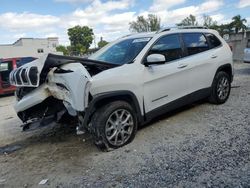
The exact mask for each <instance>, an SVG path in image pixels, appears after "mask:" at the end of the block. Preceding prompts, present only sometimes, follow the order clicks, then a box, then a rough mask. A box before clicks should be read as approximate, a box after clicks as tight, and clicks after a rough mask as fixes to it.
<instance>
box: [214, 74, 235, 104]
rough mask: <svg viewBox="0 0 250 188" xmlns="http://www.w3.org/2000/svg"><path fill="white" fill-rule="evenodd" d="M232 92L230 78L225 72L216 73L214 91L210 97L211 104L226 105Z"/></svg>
mask: <svg viewBox="0 0 250 188" xmlns="http://www.w3.org/2000/svg"><path fill="white" fill-rule="evenodd" d="M230 91H231V79H230V76H229V75H228V74H227V73H226V72H224V71H220V72H218V73H216V75H215V77H214V80H213V84H212V91H211V95H210V97H209V102H210V103H213V104H223V103H225V102H226V101H227V99H228V97H229V95H230Z"/></svg>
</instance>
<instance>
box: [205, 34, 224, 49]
mask: <svg viewBox="0 0 250 188" xmlns="http://www.w3.org/2000/svg"><path fill="white" fill-rule="evenodd" d="M205 35H206V37H207V39H208V40H209V43H210V48H216V47H218V46H220V45H221V41H220V40H219V39H218V38H217V37H216V36H215V35H213V34H211V33H206V34H205Z"/></svg>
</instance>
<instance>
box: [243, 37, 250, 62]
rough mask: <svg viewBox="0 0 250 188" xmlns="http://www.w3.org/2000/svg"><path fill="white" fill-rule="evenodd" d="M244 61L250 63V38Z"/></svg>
mask: <svg viewBox="0 0 250 188" xmlns="http://www.w3.org/2000/svg"><path fill="white" fill-rule="evenodd" d="M244 62H245V63H250V39H248V41H247V46H246V48H245V50H244Z"/></svg>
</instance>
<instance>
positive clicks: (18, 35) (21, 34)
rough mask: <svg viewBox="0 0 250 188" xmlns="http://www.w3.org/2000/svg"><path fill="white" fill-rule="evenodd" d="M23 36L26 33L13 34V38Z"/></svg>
mask: <svg viewBox="0 0 250 188" xmlns="http://www.w3.org/2000/svg"><path fill="white" fill-rule="evenodd" d="M25 36H26V33H17V34H14V35H13V37H14V39H19V38H23V37H25Z"/></svg>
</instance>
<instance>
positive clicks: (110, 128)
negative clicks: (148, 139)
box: [91, 101, 138, 150]
mask: <svg viewBox="0 0 250 188" xmlns="http://www.w3.org/2000/svg"><path fill="white" fill-rule="evenodd" d="M91 122H92V123H91V124H92V126H93V127H94V130H95V131H94V132H95V133H94V134H95V135H94V137H95V144H96V145H97V146H98V147H99V148H100V149H103V150H109V149H116V148H119V147H122V146H124V145H126V144H128V143H130V142H131V141H132V140H133V139H134V137H135V134H136V131H137V124H138V121H137V117H136V113H135V111H134V109H133V108H132V107H131V105H129V104H128V103H127V102H125V101H114V102H111V103H108V104H106V105H104V106H102V107H101V108H99V109H97V111H96V112H95V114H94V115H93V117H92V121H91Z"/></svg>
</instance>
